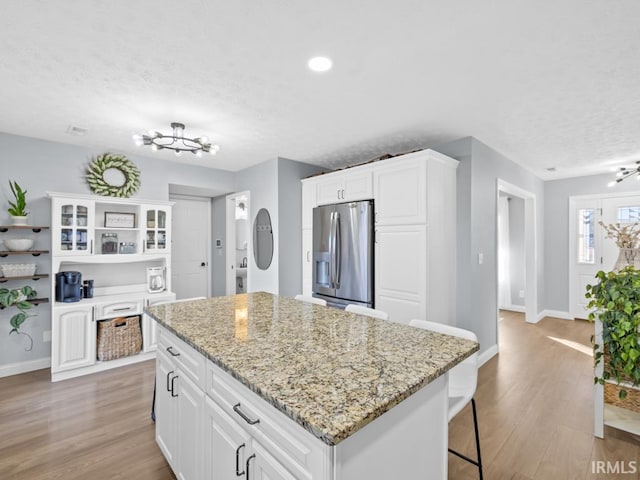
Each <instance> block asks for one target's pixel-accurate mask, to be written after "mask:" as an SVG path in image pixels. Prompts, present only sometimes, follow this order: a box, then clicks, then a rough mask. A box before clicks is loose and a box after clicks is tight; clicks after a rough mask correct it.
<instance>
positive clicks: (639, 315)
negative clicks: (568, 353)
mask: <svg viewBox="0 0 640 480" xmlns="http://www.w3.org/2000/svg"><path fill="white" fill-rule="evenodd" d="M596 278H597V279H598V283H597V284H595V285H587V293H586V297H587V299H589V303H588V305H587V307H588V308H589V309H592V310H591V312H590V313H589V320H591V321H593V320H595V319H596V316H597V317H598V319H599V320H600V321H601V322H602V344H601V345H600V344H596V343H594V346H593V354H594V363H595V365H596V366H597V365H598V364H599V363H600V362H604V365H603V367H604V368H603V373H602V376H600V377H598V376H596V377H595V378H594V380H595V382H596V383H600V384H601V385H604V384H605V382H606V381H607V380H615V382H616V383H617V384H620V383H621V382H622V381H625V382H628V383H630V384H631V385H633V386H638V385H640V344H639V342H638V340H639V339H640V336H639V334H638V328H639V327H640V270H636V269H635V268H633V267H632V266H628V267H625V268H623V269H622V270H620V271H619V272H603V271H599V272H598V273H597V274H596ZM605 353H606V355H605ZM619 396H620V398H621V399H624V398H625V397H626V396H627V390H626V389H625V388H624V386H623V387H622V388H621V389H620V391H619Z"/></svg>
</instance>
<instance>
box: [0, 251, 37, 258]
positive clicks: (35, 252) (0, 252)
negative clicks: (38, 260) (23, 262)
mask: <svg viewBox="0 0 640 480" xmlns="http://www.w3.org/2000/svg"><path fill="white" fill-rule="evenodd" d="M43 253H49V250H25V251H24V252H12V251H10V250H2V251H0V257H6V256H7V255H33V256H34V257H37V256H38V255H41V254H43Z"/></svg>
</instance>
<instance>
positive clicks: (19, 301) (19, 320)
mask: <svg viewBox="0 0 640 480" xmlns="http://www.w3.org/2000/svg"><path fill="white" fill-rule="evenodd" d="M37 294H38V293H37V292H36V291H35V290H34V289H33V288H31V287H30V286H28V285H25V286H24V287H22V288H20V289H11V290H10V289H8V288H0V307H2V308H9V307H16V308H17V309H18V313H16V314H15V315H13V316H12V317H11V318H10V319H9V323H10V324H11V327H12V328H11V331H9V335H11V334H12V333H16V334H18V335H25V336H26V337H27V338H28V339H29V348H25V350H27V351H29V350H31V349H32V348H33V338H31V335H29V334H28V333H27V332H23V331H21V330H20V327H21V326H22V324H23V323H24V322H25V320H26V319H27V318H29V317H35V315H33V314H29V313H28V310H30V309H31V307H33V305H32V304H31V303H29V301H28V300H31V299H33V298H36V295H37Z"/></svg>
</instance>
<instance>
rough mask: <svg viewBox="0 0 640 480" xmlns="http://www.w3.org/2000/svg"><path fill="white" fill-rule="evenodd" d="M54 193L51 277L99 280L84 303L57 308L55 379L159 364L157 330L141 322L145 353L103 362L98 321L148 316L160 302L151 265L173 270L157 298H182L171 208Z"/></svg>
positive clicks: (57, 305)
mask: <svg viewBox="0 0 640 480" xmlns="http://www.w3.org/2000/svg"><path fill="white" fill-rule="evenodd" d="M48 195H49V197H50V198H51V232H52V233H51V238H52V241H51V243H52V248H51V250H52V255H51V275H52V277H54V278H55V274H56V273H59V272H63V271H78V272H80V274H81V275H82V279H83V280H93V297H92V298H82V299H80V301H78V302H75V303H74V304H71V305H73V306H71V305H70V304H69V303H65V302H58V301H52V302H51V317H52V319H53V327H52V338H51V341H52V344H51V349H52V362H51V374H52V375H51V376H52V380H53V381H58V380H64V379H67V378H72V377H76V376H80V375H86V374H89V373H94V372H98V371H101V370H107V369H110V368H114V367H118V366H122V365H126V364H130V363H135V362H140V361H144V360H148V359H151V358H153V356H154V355H155V353H154V352H153V351H154V350H155V344H156V340H155V329H154V325H153V324H152V323H150V321H149V320H148V319H144V318H142V341H143V351H142V352H141V353H136V354H132V355H129V356H126V357H121V358H117V359H115V360H109V361H97V360H96V342H97V331H96V330H97V329H96V322H97V321H99V320H106V319H111V318H116V317H121V316H133V315H141V314H142V312H143V308H144V306H145V302H146V301H147V298H148V297H149V298H150V297H152V296H153V295H151V296H150V295H149V294H148V293H147V270H146V269H147V268H149V267H164V268H165V269H166V275H165V278H166V289H167V290H166V292H163V293H161V294H160V293H159V294H156V295H158V297H157V298H160V297H159V295H169V298H165V301H169V300H172V299H174V298H175V296H174V295H173V294H172V293H171V251H170V241H171V205H172V203H171V202H162V201H150V200H136V199H130V198H112V197H99V196H95V195H78V194H71V193H59V192H48ZM51 298H52V299H54V300H55V298H56V284H55V281H53V282H51ZM70 308H71V309H72V311H71V310H69V309H70ZM70 312H71V313H70ZM86 312H93V313H92V314H91V315H89V314H85V313H86ZM82 315H85V316H84V318H83V317H82ZM80 337H82V339H83V342H80V341H79V338H80Z"/></svg>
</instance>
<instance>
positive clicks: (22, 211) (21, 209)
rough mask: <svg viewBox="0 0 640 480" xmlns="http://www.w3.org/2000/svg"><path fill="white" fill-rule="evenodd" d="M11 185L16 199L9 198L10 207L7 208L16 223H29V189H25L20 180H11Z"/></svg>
mask: <svg viewBox="0 0 640 480" xmlns="http://www.w3.org/2000/svg"><path fill="white" fill-rule="evenodd" d="M9 186H10V187H11V193H13V196H14V198H15V201H13V202H12V201H11V200H9V205H10V208H9V209H7V211H8V212H9V215H11V219H12V220H13V224H14V225H26V224H27V215H29V212H27V200H26V195H27V191H26V190H23V189H22V188H21V187H20V185H18V182H16V181H13V182H12V181H11V180H9Z"/></svg>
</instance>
